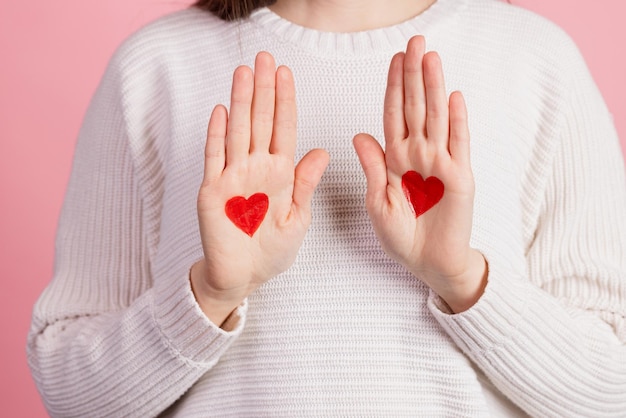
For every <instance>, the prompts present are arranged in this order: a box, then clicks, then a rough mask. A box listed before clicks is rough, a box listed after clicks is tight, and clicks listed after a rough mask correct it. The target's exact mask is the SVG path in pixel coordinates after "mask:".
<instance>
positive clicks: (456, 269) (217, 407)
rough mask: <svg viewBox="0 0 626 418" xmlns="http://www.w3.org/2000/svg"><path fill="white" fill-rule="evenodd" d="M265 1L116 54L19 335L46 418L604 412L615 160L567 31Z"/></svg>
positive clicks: (618, 163)
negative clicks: (44, 276) (46, 276)
mask: <svg viewBox="0 0 626 418" xmlns="http://www.w3.org/2000/svg"><path fill="white" fill-rule="evenodd" d="M233 4H238V5H241V4H242V3H241V2H239V3H238V2H233ZM256 6H259V7H258V8H257V7H256ZM260 6H262V5H260V4H254V5H252V9H254V10H251V15H250V16H249V17H246V16H245V14H246V13H247V12H246V11H245V10H239V9H240V8H239V7H233V6H232V5H231V6H228V5H224V4H221V2H214V1H201V2H200V3H199V4H198V5H197V7H195V8H191V9H189V10H185V11H182V12H179V13H175V14H173V15H171V16H168V17H166V18H163V19H161V20H159V21H157V22H155V23H154V24H152V25H149V26H148V27H146V28H144V29H142V30H141V31H139V32H138V33H137V34H135V35H133V36H132V37H131V38H130V39H129V40H127V41H126V42H125V44H124V45H123V46H122V47H121V48H120V49H119V50H118V51H117V53H116V54H115V56H114V57H113V59H112V61H111V63H110V65H109V68H108V70H107V72H106V74H105V76H104V78H103V80H102V83H101V85H100V87H99V89H98V91H97V92H96V95H95V97H94V99H93V101H92V104H91V106H90V108H89V111H88V113H87V116H86V118H85V121H84V125H83V128H82V130H81V133H80V138H79V142H78V146H77V150H76V157H75V163H74V168H73V173H72V178H71V181H70V185H69V189H68V192H67V197H66V201H65V205H64V208H63V214H62V217H61V220H60V225H59V232H58V242H57V260H56V269H55V277H54V279H53V281H52V283H51V284H50V285H49V287H48V288H47V289H46V291H45V292H44V294H43V295H42V296H41V298H40V300H39V301H38V303H37V305H36V307H35V311H34V317H33V326H32V330H31V333H30V338H29V359H30V364H31V367H32V370H33V375H34V377H35V380H36V381H37V384H38V387H39V389H40V391H41V393H42V397H43V399H44V402H45V403H46V406H47V408H48V410H49V412H50V414H51V415H53V416H156V415H161V416H185V417H187V416H299V415H315V416H320V415H321V416H327V415H328V416H333V415H342V416H345V415H354V416H363V415H374V416H381V415H388V416H403V415H410V416H416V415H417V416H489V415H493V416H523V415H524V414H530V415H534V416H577V415H578V416H620V415H623V411H625V410H626V395H624V394H625V393H626V361H624V359H625V358H626V346H625V341H626V322H625V320H624V318H625V317H626V257H625V252H626V221H625V218H624V216H623V214H624V213H625V211H626V185H625V181H624V166H623V160H622V157H621V153H620V150H619V145H618V141H617V136H616V133H615V130H614V128H613V125H612V122H611V119H610V115H609V112H608V111H607V109H606V106H605V105H604V102H603V101H602V98H601V96H600V94H599V93H598V91H597V88H596V87H595V85H594V83H593V81H592V80H591V77H590V76H589V73H588V71H587V69H586V67H585V65H584V62H583V60H582V58H581V57H580V55H579V53H578V51H577V49H576V48H575V46H574V45H573V44H572V43H571V41H570V40H569V38H567V37H566V36H565V35H564V34H563V33H562V32H561V31H560V30H558V29H556V28H555V27H554V26H553V25H551V24H550V23H548V22H546V21H544V20H543V19H540V18H538V17H537V16H534V15H532V14H530V13H529V12H525V11H523V10H520V9H517V8H515V7H512V6H509V5H506V4H504V3H501V2H498V1H495V0H438V1H436V2H433V1H432V0H425V1H417V0H415V1H401V0H397V1H393V2H391V3H390V2H377V1H373V0H368V1H363V0H360V1H358V2H356V1H345V0H343V1H328V0H327V1H319V0H300V1H296V0H291V1H287V0H278V1H277V2H275V3H274V4H271V5H269V7H260ZM207 11H213V13H216V14H217V15H220V16H221V17H222V18H224V19H220V18H218V17H216V16H214V15H213V14H211V13H208V12H207ZM249 11H250V10H248V12H249ZM230 18H233V19H234V20H233V21H229V20H228V19H230ZM427 49H428V50H433V51H437V53H434V52H429V53H425V51H426V50H427ZM402 50H404V51H405V52H403V53H398V51H402ZM261 51H267V52H261ZM276 62H277V63H279V64H282V65H285V66H286V67H282V66H281V67H278V68H276V64H275V63H276ZM442 62H443V65H442V64H441V63H442ZM242 64H243V65H244V66H241V65H242ZM245 65H248V66H250V67H254V69H252V68H250V67H246V66H245ZM235 68H236V70H235ZM442 68H443V70H442ZM233 70H235V71H234V76H232V74H233ZM444 75H445V84H444ZM231 76H232V78H231ZM296 91H297V93H296ZM447 91H454V93H452V94H451V95H450V96H449V99H448V93H447ZM459 92H462V93H459ZM465 101H467V110H466V106H465ZM218 103H225V104H227V107H225V106H221V105H217V104H218ZM216 105H217V106H216ZM296 108H297V111H298V114H297V116H296ZM211 109H213V111H212V113H210V112H211ZM227 109H228V110H227ZM468 114H469V117H468ZM381 116H382V117H381ZM207 120H209V124H208V133H207V134H206V137H205V135H204V132H207V130H206V128H205V125H206V121H207ZM296 120H297V128H296ZM358 132H367V134H358V135H356V136H355V134H357V133H358ZM370 134H371V135H370ZM470 135H471V155H470ZM353 137H354V138H353ZM296 138H297V141H296ZM352 138H353V141H351V139H352ZM374 138H376V139H377V140H376V139H374ZM378 141H380V144H382V147H381V145H379V142H378ZM352 143H353V144H352ZM353 145H354V149H353ZM355 150H356V152H355ZM203 156H204V157H203ZM294 156H295V158H294ZM329 156H330V163H329ZM294 160H295V161H298V163H297V165H295V166H294ZM361 167H362V168H361ZM361 170H363V171H364V174H365V175H364V176H363V174H361ZM322 175H323V178H322ZM198 189H199V193H198Z"/></svg>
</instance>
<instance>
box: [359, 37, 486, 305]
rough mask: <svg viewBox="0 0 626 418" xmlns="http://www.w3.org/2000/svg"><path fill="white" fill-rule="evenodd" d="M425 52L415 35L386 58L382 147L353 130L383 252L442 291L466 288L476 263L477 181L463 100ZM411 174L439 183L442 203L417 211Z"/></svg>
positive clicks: (433, 55)
mask: <svg viewBox="0 0 626 418" xmlns="http://www.w3.org/2000/svg"><path fill="white" fill-rule="evenodd" d="M424 49H425V44H424V38H423V37H421V36H416V37H414V38H412V39H411V40H410V41H409V44H408V46H407V51H406V53H399V54H396V55H395V56H394V57H393V59H392V61H391V64H390V68H389V76H388V84H387V93H386V96H385V110H384V120H383V123H384V128H385V141H386V144H385V151H383V150H382V148H381V147H380V145H379V144H378V142H377V141H376V140H375V139H374V138H372V137H371V136H369V135H366V134H360V135H357V136H356V137H355V138H354V145H355V149H356V151H357V153H358V155H359V159H360V161H361V165H362V166H363V169H364V171H365V175H366V177H367V182H368V191H367V197H366V206H367V209H368V213H369V215H370V218H371V220H372V224H373V227H374V230H375V231H376V233H377V236H378V237H379V240H380V242H381V245H382V247H383V249H384V250H385V251H386V252H387V253H388V254H389V255H390V256H391V257H392V258H394V259H395V260H397V261H398V262H400V263H401V264H403V265H404V266H405V267H406V268H407V269H408V270H409V271H411V272H412V273H413V274H414V275H415V276H417V277H419V278H420V279H421V280H423V281H424V282H426V284H428V285H429V286H430V287H431V288H433V289H435V290H436V291H437V292H438V293H440V294H445V293H446V289H449V288H451V287H454V286H456V285H457V284H459V285H462V286H465V285H466V283H464V282H465V280H466V276H467V272H468V269H470V266H472V265H473V264H476V260H477V253H476V251H474V250H472V249H471V248H470V246H469V240H470V235H471V229H472V209H473V199H474V180H473V176H472V171H471V166H470V153H469V131H468V125H467V111H466V108H465V103H464V100H463V97H462V95H461V93H459V92H455V93H453V94H452V95H451V96H450V100H449V101H448V97H447V94H446V90H445V84H444V80H443V71H442V68H441V61H440V59H439V56H438V55H437V54H436V53H435V52H429V53H428V54H424ZM411 171H414V172H416V173H419V175H421V176H422V177H423V178H424V179H427V178H429V177H435V178H437V179H438V180H439V181H440V182H441V183H442V184H443V196H442V197H441V200H439V201H437V202H436V203H435V204H434V205H433V206H432V207H430V208H429V209H428V210H426V211H425V212H424V213H421V214H420V213H416V211H415V209H414V206H413V205H412V204H411V201H410V199H409V197H410V196H409V195H408V194H410V193H408V192H407V187H406V185H405V187H403V176H404V175H405V174H406V173H407V172H411ZM413 174H414V176H417V174H415V173H413ZM431 180H432V179H431ZM433 181H434V180H433ZM407 193H408V194H407ZM416 215H418V216H416ZM480 258H481V259H482V256H480ZM482 263H483V264H484V259H482ZM480 278H482V276H481V277H480ZM457 279H458V280H459V281H462V282H463V283H456V282H455V281H456V280H457Z"/></svg>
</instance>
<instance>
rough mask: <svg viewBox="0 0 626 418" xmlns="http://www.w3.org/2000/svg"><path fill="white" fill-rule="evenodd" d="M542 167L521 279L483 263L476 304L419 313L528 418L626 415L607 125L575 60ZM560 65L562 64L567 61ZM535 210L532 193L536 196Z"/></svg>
mask: <svg viewBox="0 0 626 418" xmlns="http://www.w3.org/2000/svg"><path fill="white" fill-rule="evenodd" d="M576 61H577V62H575V63H576V64H577V65H574V66H572V67H570V68H568V69H567V70H568V72H564V74H567V73H569V74H572V79H571V83H569V85H568V88H567V90H568V91H567V92H566V93H565V97H567V100H566V101H565V103H564V105H563V107H562V109H561V116H562V121H563V123H562V124H561V125H560V130H559V132H560V135H559V137H558V138H557V141H558V143H557V144H556V145H555V146H554V147H552V149H553V150H554V155H553V158H552V159H551V166H550V167H547V169H546V173H545V176H544V178H546V180H547V181H545V187H544V192H543V198H542V199H543V200H542V203H541V210H540V211H539V214H538V216H537V219H536V225H535V227H534V237H533V241H532V243H531V244H530V246H529V248H528V251H527V254H526V259H527V266H528V268H527V271H525V272H520V271H511V267H509V266H507V265H506V264H504V263H503V262H502V261H501V260H498V259H497V258H496V257H491V256H490V254H488V253H486V254H485V256H486V258H487V260H488V263H489V277H488V280H489V281H488V285H487V288H486V290H485V293H484V295H483V296H482V297H481V299H480V300H479V301H478V302H477V303H476V304H475V306H474V307H472V308H471V309H469V310H468V311H466V312H463V313H460V314H457V315H452V314H450V313H449V311H447V310H446V306H445V304H444V303H443V302H442V300H441V299H439V298H438V297H437V296H436V295H435V294H433V293H431V296H430V299H429V307H430V309H431V311H432V312H433V314H434V316H435V317H436V318H437V320H438V321H439V322H440V324H441V325H442V326H443V328H444V329H445V330H446V331H447V332H448V333H449V335H450V336H451V337H452V338H453V339H454V341H455V342H456V343H457V344H458V346H459V347H460V348H461V349H462V350H463V351H464V352H465V353H466V354H467V355H468V356H469V357H470V358H471V359H472V360H473V361H474V362H475V363H476V364H477V365H478V366H479V367H480V368H481V369H482V370H483V371H484V372H485V374H486V375H487V376H488V377H489V378H490V380H491V381H492V382H493V383H494V384H495V385H496V386H497V387H498V388H499V390H500V391H501V392H503V393H504V394H505V395H506V396H508V397H509V398H510V399H511V400H512V401H513V402H515V403H516V404H517V405H518V406H520V407H521V408H522V409H524V410H525V411H526V412H527V413H530V414H531V415H533V416H542V417H548V416H550V417H563V416H567V417H577V416H580V417H591V416H593V417H617V416H619V417H623V416H624V414H625V413H626V181H625V179H624V177H625V176H624V161H623V157H622V152H621V150H620V146H619V141H618V139H617V134H616V132H615V129H614V126H613V122H612V120H611V116H610V114H609V112H608V110H607V108H606V105H605V103H604V101H603V99H602V97H601V95H600V93H599V91H598V89H597V87H596V86H595V84H594V82H593V80H592V78H591V76H590V74H589V72H588V70H587V68H586V66H585V65H584V61H583V60H582V58H580V59H577V60H576ZM570 62H571V61H570ZM539 198H541V193H540V194H539Z"/></svg>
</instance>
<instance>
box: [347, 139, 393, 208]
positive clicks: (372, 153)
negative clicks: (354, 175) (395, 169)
mask: <svg viewBox="0 0 626 418" xmlns="http://www.w3.org/2000/svg"><path fill="white" fill-rule="evenodd" d="M352 143H353V144H354V149H355V150H356V153H357V155H358V156H359V161H360V162H361V167H363V172H364V173H365V178H366V179H367V194H368V197H369V198H370V199H373V200H374V201H383V200H386V199H387V163H386V162H385V153H384V152H383V149H382V148H381V146H380V144H379V143H378V142H377V141H376V140H375V139H374V137H372V136H371V135H368V134H358V135H356V136H355V137H354V139H353V141H352Z"/></svg>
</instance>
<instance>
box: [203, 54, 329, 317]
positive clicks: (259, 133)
mask: <svg viewBox="0 0 626 418" xmlns="http://www.w3.org/2000/svg"><path fill="white" fill-rule="evenodd" d="M295 145H296V102H295V88H294V82H293V77H292V75H291V72H290V71H289V69H288V68H286V67H279V68H278V69H276V68H275V64H274V60H273V58H272V56H271V55H270V54H268V53H259V55H258V56H257V59H256V62H255V70H254V72H252V70H251V69H250V68H248V67H245V66H242V67H239V68H237V69H236V70H235V73H234V76H233V87H232V97H231V109H230V115H229V114H228V112H227V110H226V108H224V107H223V106H221V105H220V106H216V108H215V109H214V111H213V113H212V115H211V119H210V121H209V126H208V133H207V145H206V152H205V172H204V179H203V182H202V186H201V188H200V192H199V195H198V217H199V224H200V234H201V238H202V244H203V250H204V257H205V259H204V262H205V269H204V280H203V282H202V283H201V284H200V285H199V286H198V285H197V287H199V288H200V289H199V290H198V291H200V292H202V291H204V292H206V293H211V296H212V297H213V298H220V299H222V300H226V301H232V303H233V304H235V305H236V304H237V303H239V302H240V301H241V300H243V299H244V298H245V297H246V296H248V295H249V294H250V293H251V292H252V291H254V290H255V289H256V288H257V287H259V286H260V285H261V284H263V283H264V282H266V281H267V280H269V279H270V278H272V277H274V276H276V275H277V274H279V273H281V272H283V271H284V270H286V269H287V268H289V266H290V265H291V264H292V263H293V261H294V259H295V257H296V254H297V251H298V249H299V247H300V245H301V243H302V240H303V239H304V236H305V233H306V231H307V228H308V226H309V224H310V220H311V215H310V203H311V197H312V195H313V191H314V189H315V187H316V186H317V184H318V183H319V181H320V178H321V176H322V174H323V172H324V170H325V168H326V166H327V164H328V154H327V153H326V152H325V151H323V150H313V151H311V152H309V153H308V154H307V155H306V156H304V157H303V158H302V160H301V161H300V163H299V164H298V165H297V166H295V165H294V153H295ZM255 194H261V196H267V202H268V203H269V204H268V205H267V206H265V207H261V209H259V210H257V211H256V212H255V210H254V207H252V215H250V213H245V214H244V216H243V217H242V219H243V220H244V221H246V220H249V218H255V219H253V220H256V221H258V222H257V223H259V222H260V224H259V225H258V229H255V230H254V231H252V230H245V228H242V225H241V224H239V223H238V222H237V220H236V219H230V218H229V216H228V215H229V214H231V213H230V209H229V207H227V202H229V201H230V200H231V199H232V198H238V199H239V202H238V203H237V204H236V205H235V206H236V207H239V208H240V209H242V210H244V212H245V210H246V205H252V203H253V202H252V199H250V200H247V201H246V200H245V199H249V198H250V197H251V196H253V195H255ZM261 206H262V205H261ZM265 208H267V212H266V213H265ZM247 209H250V208H247ZM259 211H260V213H257V212H259ZM255 226H256V225H255Z"/></svg>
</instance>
